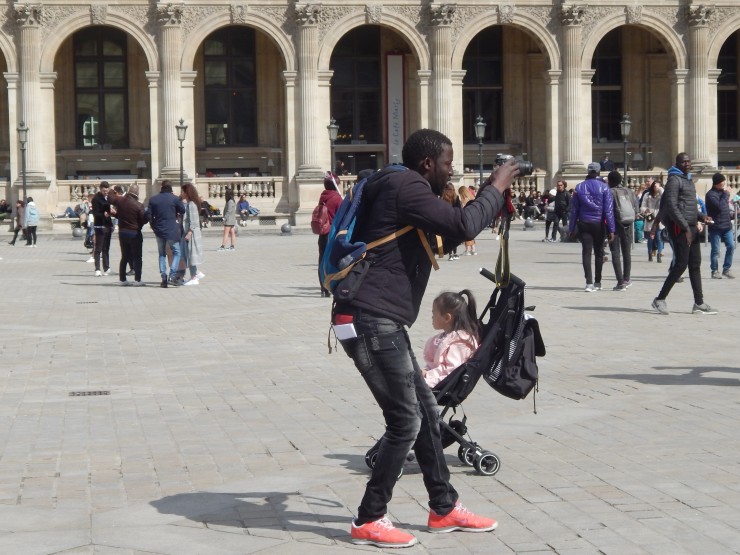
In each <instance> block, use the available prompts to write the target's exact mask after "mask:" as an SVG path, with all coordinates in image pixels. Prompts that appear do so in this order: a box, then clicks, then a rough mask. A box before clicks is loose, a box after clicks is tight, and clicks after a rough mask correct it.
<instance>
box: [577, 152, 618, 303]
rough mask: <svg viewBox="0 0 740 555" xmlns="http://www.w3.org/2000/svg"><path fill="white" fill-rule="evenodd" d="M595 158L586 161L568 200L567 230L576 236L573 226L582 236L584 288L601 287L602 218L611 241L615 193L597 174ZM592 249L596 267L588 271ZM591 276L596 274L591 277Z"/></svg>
mask: <svg viewBox="0 0 740 555" xmlns="http://www.w3.org/2000/svg"><path fill="white" fill-rule="evenodd" d="M600 172H601V166H600V165H599V163H598V162H591V163H590V164H589V165H588V174H587V176H586V180H585V181H582V182H581V183H579V184H578V185H576V190H575V192H574V193H573V198H572V199H571V204H570V219H569V221H568V234H569V235H570V238H571V239H575V238H576V228H578V233H579V234H580V237H581V261H582V263H583V273H584V275H585V277H586V292H587V293H593V292H594V291H600V290H601V268H602V266H603V264H604V222H606V227H607V232H608V233H609V243H611V242H612V241H614V232H615V231H616V229H615V224H614V197H613V196H612V194H611V192H610V191H609V187H608V186H607V184H606V183H604V182H603V181H602V180H601V178H600V177H599V173H600ZM591 253H593V254H594V262H595V268H594V272H593V273H592V271H591ZM594 277H595V278H596V279H595V280H594Z"/></svg>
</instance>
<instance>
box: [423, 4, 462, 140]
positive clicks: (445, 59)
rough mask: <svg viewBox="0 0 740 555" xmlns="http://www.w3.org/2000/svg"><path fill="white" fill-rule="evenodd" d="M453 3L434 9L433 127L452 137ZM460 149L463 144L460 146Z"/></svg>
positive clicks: (431, 118) (454, 9) (432, 8)
mask: <svg viewBox="0 0 740 555" xmlns="http://www.w3.org/2000/svg"><path fill="white" fill-rule="evenodd" d="M456 9H457V8H456V7H455V6H454V5H452V4H444V5H441V6H432V7H431V11H432V37H431V39H432V40H431V43H432V45H431V46H432V48H431V49H432V71H433V73H432V114H431V117H430V121H431V123H432V127H433V128H434V129H436V130H437V131H439V132H440V133H444V134H445V135H447V136H448V137H449V135H450V132H451V121H450V108H451V104H452V103H451V102H450V96H451V94H452V18H453V17H454V15H455V11H456ZM459 146H460V147H461V146H462V145H459Z"/></svg>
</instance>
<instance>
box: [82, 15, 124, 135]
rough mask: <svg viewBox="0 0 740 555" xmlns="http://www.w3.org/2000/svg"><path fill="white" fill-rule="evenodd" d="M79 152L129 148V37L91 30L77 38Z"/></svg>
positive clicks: (99, 29) (108, 29) (106, 28)
mask: <svg viewBox="0 0 740 555" xmlns="http://www.w3.org/2000/svg"><path fill="white" fill-rule="evenodd" d="M74 72H75V76H74V78H75V113H76V118H75V121H76V127H75V141H76V144H77V148H127V147H128V146H129V139H128V83H127V79H126V76H127V64H126V34H125V33H124V32H122V31H118V30H116V29H112V28H110V27H90V28H89V29H84V30H82V31H78V32H77V33H75V36H74Z"/></svg>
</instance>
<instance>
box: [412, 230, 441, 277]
mask: <svg viewBox="0 0 740 555" xmlns="http://www.w3.org/2000/svg"><path fill="white" fill-rule="evenodd" d="M416 231H417V232H418V233H419V239H421V244H422V245H424V250H425V251H427V256H428V257H429V261H430V262H431V263H432V268H434V269H435V270H439V264H437V261H436V260H435V259H434V253H433V252H432V247H430V246H429V241H428V240H427V236H426V235H425V234H424V232H423V231H422V230H421V229H419V228H418V227H417V228H416ZM437 240H438V241H439V240H440V237H439V235H437Z"/></svg>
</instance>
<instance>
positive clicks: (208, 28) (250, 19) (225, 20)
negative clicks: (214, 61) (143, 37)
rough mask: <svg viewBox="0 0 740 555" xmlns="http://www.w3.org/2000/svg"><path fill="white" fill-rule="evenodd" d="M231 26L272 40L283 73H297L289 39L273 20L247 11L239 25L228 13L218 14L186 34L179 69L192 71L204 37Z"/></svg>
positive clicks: (293, 52) (294, 55) (294, 53)
mask: <svg viewBox="0 0 740 555" xmlns="http://www.w3.org/2000/svg"><path fill="white" fill-rule="evenodd" d="M231 25H241V26H246V27H252V28H254V29H255V30H256V31H259V32H261V33H264V34H266V35H267V36H268V37H270V38H271V39H272V41H273V42H274V43H275V46H276V47H277V49H278V51H279V52H280V54H281V55H282V57H283V62H284V64H285V71H297V63H296V52H295V48H294V47H293V43H292V42H291V40H290V37H288V36H287V35H286V34H285V33H284V32H283V31H282V30H281V29H280V27H279V26H277V25H276V24H275V21H274V20H272V19H269V18H268V17H267V16H265V15H262V14H260V13H258V12H254V11H247V13H246V17H245V18H244V21H240V22H239V23H234V22H233V21H232V18H231V14H230V13H229V12H220V13H217V14H214V15H212V16H211V17H207V18H206V19H204V20H203V22H202V23H201V24H200V25H198V26H197V27H196V28H195V29H193V30H192V31H191V32H190V33H188V40H187V41H186V42H185V47H184V49H183V52H182V59H181V61H180V69H181V70H182V71H193V65H194V62H195V54H196V52H197V51H198V48H200V45H201V44H203V41H204V40H206V37H208V35H210V34H211V33H213V32H214V31H217V30H219V29H222V28H223V27H228V26H231Z"/></svg>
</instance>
